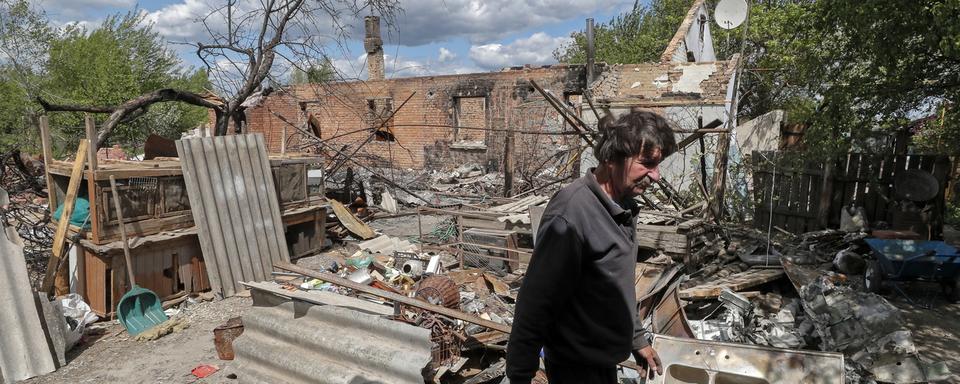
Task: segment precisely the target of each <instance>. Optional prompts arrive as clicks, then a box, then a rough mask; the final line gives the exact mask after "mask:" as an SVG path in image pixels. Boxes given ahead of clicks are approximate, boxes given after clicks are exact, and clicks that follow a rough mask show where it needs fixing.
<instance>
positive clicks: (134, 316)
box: [110, 175, 167, 336]
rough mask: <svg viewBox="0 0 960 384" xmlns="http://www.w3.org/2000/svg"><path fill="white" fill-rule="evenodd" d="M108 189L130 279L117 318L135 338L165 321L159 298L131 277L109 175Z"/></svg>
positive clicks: (120, 214)
mask: <svg viewBox="0 0 960 384" xmlns="http://www.w3.org/2000/svg"><path fill="white" fill-rule="evenodd" d="M110 189H111V192H113V204H114V208H115V209H116V210H117V222H119V223H120V239H121V240H122V241H123V257H124V259H125V260H126V262H127V277H128V278H129V279H130V286H131V288H130V292H127V293H126V294H125V295H123V297H121V298H120V302H119V303H118V304H117V318H119V319H120V324H123V327H124V328H126V329H127V333H129V334H131V335H133V336H136V335H139V334H140V333H142V332H143V331H146V330H148V329H150V328H153V327H155V326H157V325H160V324H161V323H163V322H164V321H167V314H166V313H163V306H162V303H161V302H160V297H159V296H157V294H156V293H153V291H151V290H149V289H146V288H143V287H140V286H138V285H137V282H136V280H134V277H133V260H132V259H131V258H130V245H129V244H128V243H127V228H126V225H125V223H124V222H123V211H122V210H121V209H120V197H119V195H118V194H117V181H116V180H115V179H114V177H113V175H110Z"/></svg>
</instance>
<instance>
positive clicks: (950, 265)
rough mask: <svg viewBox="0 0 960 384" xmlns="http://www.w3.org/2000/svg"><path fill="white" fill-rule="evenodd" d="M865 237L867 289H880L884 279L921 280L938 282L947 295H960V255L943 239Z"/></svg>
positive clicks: (953, 296)
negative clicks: (866, 248)
mask: <svg viewBox="0 0 960 384" xmlns="http://www.w3.org/2000/svg"><path fill="white" fill-rule="evenodd" d="M865 241H866V242H867V245H868V246H869V247H870V249H871V250H872V251H873V252H872V258H871V259H869V260H867V269H866V271H865V272H864V285H865V286H866V289H867V291H869V292H875V293H876V292H880V290H881V289H882V287H883V282H884V281H892V282H898V281H915V280H921V281H930V282H938V283H940V285H941V287H943V290H944V293H945V294H946V295H947V298H948V299H950V300H952V301H956V300H958V299H960V278H958V277H960V255H958V254H957V249H956V248H954V247H953V246H951V245H949V244H947V243H945V242H943V241H919V240H892V239H866V240H865ZM895 287H896V286H895ZM898 290H899V288H898ZM900 293H901V294H903V292H902V291H901V292H900ZM904 296H905V297H906V295H904Z"/></svg>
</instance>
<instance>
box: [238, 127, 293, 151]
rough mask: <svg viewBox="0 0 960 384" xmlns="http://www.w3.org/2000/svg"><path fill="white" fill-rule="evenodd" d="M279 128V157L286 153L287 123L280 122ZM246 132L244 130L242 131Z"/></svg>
mask: <svg viewBox="0 0 960 384" xmlns="http://www.w3.org/2000/svg"><path fill="white" fill-rule="evenodd" d="M281 126H282V127H281V129H280V158H281V159H282V158H283V157H284V156H286V155H287V125H286V124H281ZM244 133H246V132H244Z"/></svg>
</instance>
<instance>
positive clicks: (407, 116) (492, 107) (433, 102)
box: [247, 66, 584, 170]
mask: <svg viewBox="0 0 960 384" xmlns="http://www.w3.org/2000/svg"><path fill="white" fill-rule="evenodd" d="M528 79H534V80H535V81H537V83H538V84H540V85H541V86H542V87H543V88H545V89H547V90H550V91H552V92H553V93H554V94H555V95H557V96H561V97H562V95H563V94H564V92H577V91H579V90H581V89H582V88H583V81H584V71H583V69H582V67H568V66H554V67H549V68H525V69H519V70H509V71H503V72H492V73H479V74H468V75H448V76H433V77H415V78H404V79H393V80H384V81H366V82H351V83H335V84H326V85H318V84H308V85H300V86H295V87H292V88H290V89H288V90H286V91H285V92H275V93H274V94H272V95H271V96H270V97H268V98H267V99H266V100H265V101H264V102H263V103H261V104H260V105H259V106H257V107H254V108H250V109H248V110H247V116H248V117H247V123H248V130H249V131H250V132H262V133H263V134H264V136H265V139H266V142H267V145H268V146H269V147H268V148H269V150H270V151H272V152H276V151H279V150H280V143H281V140H282V138H281V136H282V130H283V126H284V125H285V124H286V123H284V122H283V121H282V120H280V119H279V118H277V117H276V116H274V115H273V113H276V114H279V115H281V116H283V117H284V118H286V119H287V120H288V121H291V122H294V123H295V124H300V125H302V126H306V124H305V121H306V116H304V113H301V111H300V104H301V103H304V105H305V107H306V108H305V114H313V115H314V116H315V117H316V118H317V119H318V120H319V121H320V125H321V126H320V131H321V138H322V139H324V140H325V142H327V143H328V144H330V145H332V146H334V147H336V148H338V149H340V148H342V147H343V146H345V145H347V146H349V147H348V148H347V150H346V152H348V153H352V152H353V151H354V149H355V148H356V145H357V144H359V143H362V142H363V141H365V140H366V139H367V138H368V137H369V135H370V133H371V132H370V131H369V130H364V129H363V128H365V127H369V122H370V121H369V117H368V114H367V105H368V103H367V99H382V98H386V97H389V98H392V105H393V109H394V110H397V109H398V108H399V110H398V111H397V113H396V114H395V115H394V116H393V118H392V121H391V124H392V125H393V127H392V132H393V134H394V136H395V139H396V141H394V142H390V141H371V142H369V143H367V144H366V145H364V146H363V147H362V148H361V149H360V150H359V151H358V152H357V154H356V155H355V158H356V159H357V160H361V161H363V162H364V163H366V164H370V165H377V166H392V167H397V168H415V169H422V168H427V169H452V168H456V167H457V166H459V165H462V162H464V161H469V160H470V159H474V160H477V161H480V162H482V165H485V166H487V167H488V169H490V170H496V169H499V167H500V164H501V163H502V161H503V146H504V138H505V137H506V136H505V135H506V133H505V132H500V131H475V130H460V131H459V133H458V136H459V139H461V140H464V139H469V140H476V139H482V140H484V143H485V144H486V149H485V150H484V149H480V150H462V149H451V148H450V144H451V143H453V142H454V140H455V138H454V131H455V129H454V128H453V126H455V125H456V124H457V121H456V104H455V103H456V100H457V99H458V98H461V100H462V102H461V123H460V125H462V126H479V127H487V128H490V129H494V130H503V129H505V128H506V127H508V126H512V127H513V129H515V130H553V131H556V130H559V129H560V127H562V124H561V123H560V118H559V116H558V115H557V114H556V112H554V111H553V109H552V108H550V107H549V106H548V105H546V103H545V102H544V101H543V98H542V97H541V96H540V95H539V93H537V92H536V90H534V89H533V88H532V86H530V84H529V82H528ZM414 92H416V94H415V95H413V97H412V98H410V100H409V101H408V102H407V103H406V105H403V106H402V107H401V104H403V102H404V100H405V99H406V98H407V97H409V96H410V95H411V94H413V93H414ZM474 97H476V98H477V99H473V98H474ZM468 98H469V99H468ZM479 102H483V104H480V103H479ZM528 115H529V116H528ZM558 124H561V125H558ZM435 125H441V126H446V127H437V126H435ZM355 131H359V132H355ZM351 132H353V133H351ZM286 133H287V136H288V140H287V150H297V146H298V143H300V142H301V141H300V135H299V133H298V132H297V130H296V129H294V128H292V127H289V126H288V127H287V132H286ZM516 137H517V150H516V152H518V153H519V152H522V151H524V150H528V151H529V150H535V151H542V152H544V153H552V152H555V151H554V150H553V149H555V148H556V143H557V142H563V141H564V140H568V139H569V137H568V136H542V135H517V136H516ZM304 142H305V141H304ZM531 148H534V149H531ZM326 154H327V155H330V156H332V155H333V153H332V152H331V151H327V152H326ZM530 163H531V164H532V163H533V162H532V161H531V162H530Z"/></svg>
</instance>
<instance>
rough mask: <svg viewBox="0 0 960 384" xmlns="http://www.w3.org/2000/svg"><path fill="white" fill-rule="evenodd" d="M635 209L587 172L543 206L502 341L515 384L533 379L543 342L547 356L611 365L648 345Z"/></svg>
mask: <svg viewBox="0 0 960 384" xmlns="http://www.w3.org/2000/svg"><path fill="white" fill-rule="evenodd" d="M624 207H626V209H624ZM637 212H638V208H637V206H636V204H635V203H634V202H633V200H628V201H627V202H623V203H621V204H618V203H616V202H614V201H613V199H611V198H610V196H609V195H607V194H606V193H605V192H604V191H603V190H602V189H601V188H600V184H599V183H598V182H597V179H596V177H595V176H594V175H593V173H592V170H591V172H588V173H587V175H585V176H584V177H581V178H579V179H577V180H576V181H574V182H573V183H571V184H570V185H568V186H566V187H564V188H563V189H561V190H560V192H558V193H557V194H556V195H555V196H554V197H553V198H552V199H551V200H550V203H549V204H547V208H546V210H545V211H544V213H543V218H542V219H541V221H540V227H539V229H538V233H537V240H536V245H535V246H534V251H533V257H532V258H531V261H530V265H529V266H528V267H527V272H526V275H525V276H524V280H523V285H522V286H521V288H520V293H519V296H518V297H517V306H516V310H515V316H514V320H513V330H512V331H511V334H510V341H509V344H507V376H508V377H509V378H510V381H511V383H512V384H521V383H527V382H529V381H530V380H531V379H532V378H533V376H534V374H535V373H536V371H537V369H538V367H539V352H540V348H541V347H543V348H544V354H545V358H546V359H549V360H550V361H551V362H560V363H564V362H568V363H570V364H578V365H585V366H597V367H611V366H615V365H616V364H617V363H619V362H621V361H623V360H626V359H627V357H629V355H630V352H631V350H637V349H641V348H643V347H646V346H647V345H648V343H647V340H646V337H645V333H646V332H645V331H644V330H643V329H642V328H641V326H640V325H639V321H638V319H637V300H636V291H635V285H634V284H635V280H634V278H635V277H634V274H635V270H636V263H637V243H636V215H637Z"/></svg>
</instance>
